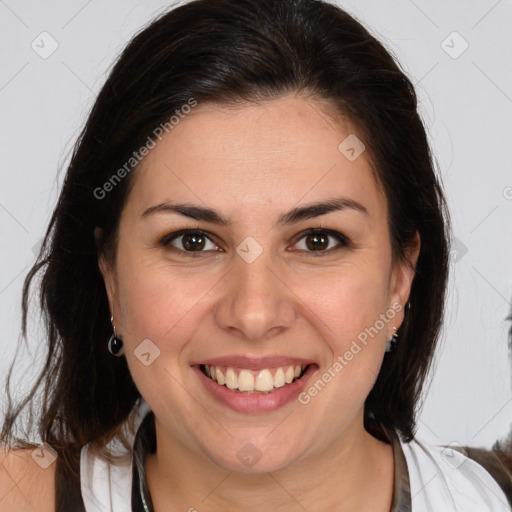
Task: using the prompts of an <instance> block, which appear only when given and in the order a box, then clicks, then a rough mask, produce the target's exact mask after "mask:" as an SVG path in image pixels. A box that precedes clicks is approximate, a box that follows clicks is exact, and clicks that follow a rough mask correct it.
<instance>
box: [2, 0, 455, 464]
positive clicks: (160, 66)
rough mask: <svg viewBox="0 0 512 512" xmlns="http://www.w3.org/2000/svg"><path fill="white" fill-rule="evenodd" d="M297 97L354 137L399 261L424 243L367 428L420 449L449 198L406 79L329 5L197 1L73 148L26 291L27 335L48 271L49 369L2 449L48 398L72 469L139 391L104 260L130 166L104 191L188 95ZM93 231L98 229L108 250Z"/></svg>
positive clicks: (49, 430) (6, 432) (119, 76)
mask: <svg viewBox="0 0 512 512" xmlns="http://www.w3.org/2000/svg"><path fill="white" fill-rule="evenodd" d="M290 92H295V93H300V94H302V95H304V96H305V97H310V98H313V99H318V100H322V102H323V103H325V104H327V105H329V106H330V109H331V110H332V113H333V116H335V115H340V114H341V115H343V116H345V117H346V118H347V119H349V120H350V121H351V122H353V123H354V124H355V125H356V126H358V127H359V131H358V136H360V138H361V139H362V140H363V142H364V144H365V145H366V147H367V150H368V154H369V155H370V156H371V160H372V164H373V167H374V170H375V173H376V176H377V177H378V181H379V183H380V184H381V185H382V187H383V190H384V191H385V193H386V196H387V200H388V205H389V208H388V210H389V227H390V238H391V243H392V248H393V256H394V257H395V258H398V259H404V258H405V257H406V253H407V249H408V247H409V245H410V242H411V240H412V237H413V236H414V234H415V233H416V232H418V233H419V235H420V237H421V251H420V254H419V259H418V262H417V266H416V275H415V278H414V281H413V285H412V290H411V295H410V304H411V308H410V309H409V310H407V311H406V315H405V321H404V323H403V325H402V327H401V328H400V330H399V332H398V335H399V343H398V346H397V349H396V350H395V351H394V352H390V353H388V354H386V356H385V358H384V362H383V365H382V368H381V371H380V374H379V376H378V378H377V381H376V382H375V385H374V387H373V389H372V390H371V392H370V394H369V396H368V397H367V400H366V403H365V427H366V428H367V429H369V430H370V431H371V430H372V429H373V428H374V427H373V425H374V424H376V422H381V423H383V424H386V425H389V426H391V427H393V428H396V429H397V430H398V431H399V432H400V434H401V435H402V438H403V439H404V440H405V441H410V440H411V439H412V437H413V436H414V433H415V428H416V420H415V416H416V412H417V404H418V399H419V397H420V393H421V392H422V390H423V388H424V384H425V380H426V377H427V375H428V373H429V369H430V366H431V362H432V357H433V354H434V350H435V347H436V342H437V339H438V335H439V329H440V325H441V322H442V317H443V310H444V301H445V300H444V299H445V288H446V281H447V273H448V235H447V230H448V217H447V214H446V209H445V201H444V198H443V193H442V190H441V187H440V184H439V181H438V178H437V177H436V172H435V169H434V165H433V159H432V156H431V153H430V149H429V145H428V142H427V137H426V133H425V128H424V126H423V124H422V121H421V119H420V117H419V115H418V111H417V98H416V95H415V91H414V87H413V85H412V83H411V81H410V80H409V79H408V78H407V77H406V75H405V74H404V73H403V72H402V71H401V69H400V67H399V66H398V64H397V63H396V62H395V60H394V58H393V56H392V55H391V54H390V53H389V52H388V51H387V50H386V49H385V48H384V46H383V45H382V44H381V43H380V42H379V41H378V40H377V39H375V38H374V37H373V36H372V35H371V34H370V33H369V32H368V31H367V30H366V29H365V28H364V27H363V26H362V25H361V24H360V23H359V22H358V21H356V20H355V19H354V18H353V17H352V16H350V15H349V14H347V13H346V12H344V11H343V10H342V9H340V8H339V7H336V6H334V5H331V4H329V3H326V2H323V1H320V0H279V1H275V0H195V1H192V2H189V3H187V4H185V5H182V6H180V7H178V8H175V9H173V10H171V11H170V12H168V13H165V14H164V15H162V16H160V17H159V18H158V19H156V20H155V21H153V22H152V23H151V24H150V25H149V26H147V27H146V28H144V29H143V30H142V31H141V32H140V33H139V34H138V35H136V37H134V38H133V40H132V41H131V42H130V43H129V44H128V46H127V47H126V49H125V50H124V51H123V52H122V54H121V56H120V57H119V59H118V60H117V62H116V64H115V66H114V67H113V69H112V70H111V72H110V75H109V77H108V79H107V81H106V83H105V85H104V86H103V88H102V90H101V92H100V93H99V95H98V97H97V100H96V102H95V104H94V106H93V108H92V111H91V113H90V115H89V117H88V119H87V122H86V124H85V126H84V128H83V130H82V132H81V134H80V136H79V138H78V141H77V143H76V145H75V147H74V151H73V154H72V157H71V161H70V164H69V166H68V168H67V173H66V176H65V180H64V183H63V187H62V190H61V193H60V197H59V199H58V203H57V205H56V207H55V210H54V212H53V215H52V217H51V221H50V224H49V227H48V230H47V232H46V235H45V237H44V242H43V245H42V248H41V252H40V254H39V256H38V259H37V261H36V263H35V264H34V266H33V267H32V269H31V270H30V272H29V274H28V275H27V277H26V279H25V282H24V287H23V302H22V307H23V319H22V335H23V336H26V332H27V312H28V309H29V297H30V290H31V283H32V282H33V280H34V278H35V277H36V275H39V274H41V276H42V281H41V285H40V295H39V298H40V305H41V307H42V311H43V313H44V320H45V325H46V330H47V331H46V343H47V353H46V360H45V363H44V368H43V369H42V371H41V373H40V375H39V377H38V379H37V381H36V382H35V384H34V386H33V388H31V391H30V393H29V394H28V395H27V396H26V397H25V398H24V400H22V401H21V402H20V403H18V404H17V405H16V406H14V405H13V404H12V401H11V398H10V392H9V403H8V412H7V415H6V418H5V422H4V424H3V428H2V432H1V439H3V440H6V441H7V442H9V443H10V444H11V445H12V443H13V441H14V436H13V428H14V425H15V422H16V419H17V418H18V416H19V415H20V412H21V411H22V409H24V408H25V407H26V406H30V407H31V408H32V407H33V406H34V396H35V393H36V391H37V390H39V389H41V388H42V389H43V401H42V402H43V403H42V406H41V409H40V410H38V411H37V414H36V417H37V423H36V426H37V429H38V434H39V435H40V436H41V438H42V440H44V441H47V442H48V443H49V444H50V445H52V446H53V447H54V448H55V449H56V450H58V451H59V454H61V455H62V456H63V457H64V460H65V456H66V449H67V448H69V447H75V448H76V447H80V446H83V445H85V444H86V443H88V442H95V443H97V444H98V446H103V445H104V444H105V443H106V442H107V441H109V440H110V439H112V438H113V437H114V436H116V435H120V432H119V427H120V425H121V424H122V422H123V421H124V420H125V419H126V418H127V417H128V415H129V413H130V411H131V410H132V408H133V406H134V404H135V401H136V400H137V398H138V397H139V396H140V394H139V392H138V390H137V388H136V386H135V384H134V382H133V380H132V378H131V375H130V372H129V370H128V366H127V363H126V360H125V358H124V357H122V358H114V357H112V356H111V355H110V354H109V352H108V351H107V348H106V342H107V340H108V338H109V336H110V334H111V325H110V312H109V306H108V302H107V297H106V292H105V288H104V283H103V279H102V276H101V274H100V272H99V269H98V252H100V253H102V254H104V255H105V256H107V258H108V259H109V260H110V261H113V260H114V259H115V252H116V237H117V230H118V223H119V218H120V213H121V210H122V208H123V205H124V202H125V200H126V197H127V193H128V191H129V187H130V183H131V182H132V181H133V180H132V179H131V177H132V176H133V173H134V172H135V171H131V172H130V173H128V175H127V176H126V177H124V179H122V180H120V181H119V183H116V184H115V186H113V187H111V190H109V192H108V193H107V194H105V196H104V197H103V198H98V197H97V196H98V194H97V193H96V194H95V191H97V190H98V187H100V188H101V187H102V186H103V185H104V184H105V183H106V182H108V181H109V179H110V178H111V177H112V176H113V174H114V173H116V171H117V170H118V169H119V168H121V167H122V166H123V164H125V162H127V161H128V160H129V159H130V157H131V156H132V154H133V152H134V151H135V150H137V149H138V148H140V147H141V146H142V145H143V144H144V143H145V142H146V141H147V138H148V137H153V134H154V130H155V128H156V127H158V126H159V125H160V124H162V123H165V122H166V121H167V120H168V119H169V117H170V116H172V115H173V114H174V113H175V112H176V110H179V109H180V107H182V106H183V105H185V104H187V102H189V101H190V99H191V98H193V99H194V100H195V101H197V102H198V104H199V105H201V104H202V103H206V102H217V103H220V104H226V105H227V104H238V103H243V102H253V101H264V100H266V99H271V98H277V97H280V96H282V95H284V94H287V93H290ZM97 226H98V227H101V228H102V229H103V237H102V239H101V240H100V241H99V244H98V247H97V246H96V244H95V239H94V229H95V227H97ZM13 364H14V363H13ZM11 371H12V366H11ZM11 371H10V372H9V375H8V382H7V383H8V384H9V381H10V379H11ZM17 441H18V443H20V442H22V441H21V440H20V439H18V440H17ZM21 446H23V444H21ZM25 446H26V445H25Z"/></svg>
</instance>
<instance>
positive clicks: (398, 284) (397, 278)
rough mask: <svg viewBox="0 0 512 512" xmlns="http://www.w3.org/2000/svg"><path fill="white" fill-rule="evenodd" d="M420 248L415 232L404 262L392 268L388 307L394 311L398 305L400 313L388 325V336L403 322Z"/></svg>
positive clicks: (417, 235)
mask: <svg viewBox="0 0 512 512" xmlns="http://www.w3.org/2000/svg"><path fill="white" fill-rule="evenodd" d="M420 247H421V240H420V235H419V233H418V232H417V231H416V233H415V235H414V236H413V238H412V240H411V243H410V244H409V247H408V248H407V251H406V254H405V260H404V261H398V262H396V263H395V266H394V268H393V271H392V274H391V281H390V285H391V286H390V296H389V304H388V306H389V307H390V308H392V309H394V310H396V308H397V305H400V306H401V309H400V310H399V311H400V313H399V314H398V315H396V320H395V322H394V323H395V325H391V324H392V323H393V322H390V323H389V324H388V325H389V333H388V334H393V332H394V329H393V327H396V328H397V329H398V327H399V326H400V324H401V323H402V321H403V316H404V314H403V311H404V309H405V305H406V303H407V301H408V300H409V295H410V293H411V287H412V282H413V279H414V276H415V274H416V264H417V262H418V256H419V254H420Z"/></svg>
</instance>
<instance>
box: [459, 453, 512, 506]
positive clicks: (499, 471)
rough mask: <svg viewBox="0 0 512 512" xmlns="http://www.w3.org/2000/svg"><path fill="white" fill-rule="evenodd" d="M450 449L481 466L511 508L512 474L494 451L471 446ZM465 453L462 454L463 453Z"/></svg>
mask: <svg viewBox="0 0 512 512" xmlns="http://www.w3.org/2000/svg"><path fill="white" fill-rule="evenodd" d="M452 448H454V449H456V450H457V451H459V452H461V453H462V454H464V455H467V456H468V457H469V458H470V459H473V460H474V461H475V462H477V463H478V464H480V465H481V466H483V467H484V468H485V469H486V470H487V472H488V473H489V474H490V475H491V476H492V477H493V478H494V480H496V483H497V484H498V485H499V486H500V487H501V489H502V490H503V492H504V493H505V496H506V497H507V500H508V503H509V505H510V506H511V507H512V473H511V472H510V471H509V470H508V469H507V468H506V467H505V466H504V464H503V463H502V462H501V460H500V458H499V455H498V453H497V452H495V451H490V450H484V449H482V448H474V447H472V446H464V447H462V448H461V447H459V446H452ZM463 450H464V451H465V453H464V451H463Z"/></svg>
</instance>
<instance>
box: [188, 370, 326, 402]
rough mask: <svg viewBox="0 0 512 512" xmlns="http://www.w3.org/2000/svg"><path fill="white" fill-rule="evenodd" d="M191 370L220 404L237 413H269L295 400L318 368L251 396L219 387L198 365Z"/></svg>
mask: <svg viewBox="0 0 512 512" xmlns="http://www.w3.org/2000/svg"><path fill="white" fill-rule="evenodd" d="M192 368H193V370H194V371H195V372H196V373H197V375H198V377H199V380H200V381H201V382H202V383H203V385H204V387H205V388H206V389H207V390H208V391H209V392H210V394H212V395H213V397H214V398H216V399H217V400H218V401H219V402H221V403H222V404H224V405H227V406H228V407H230V408H231V409H233V410H235V411H238V412H269V411H274V410H276V409H279V408H280V407H283V406H284V405H286V404H288V403H289V402H292V401H293V400H297V399H298V396H299V394H300V393H301V392H302V390H303V389H304V388H305V387H306V383H307V381H308V380H309V378H310V377H311V375H312V374H313V373H315V372H316V370H317V368H318V367H317V366H316V365H314V364H310V365H309V366H308V368H307V370H306V371H305V373H304V375H303V376H302V377H301V378H300V379H298V380H296V381H294V382H292V383H291V384H285V385H284V386H282V387H280V388H277V389H276V390H275V391H271V392H270V393H253V394H248V393H240V392H238V391H233V390H231V389H229V388H227V387H226V386H221V385H220V384H218V383H217V382H215V381H213V380H212V379H209V378H208V377H207V376H206V375H205V374H204V373H203V371H202V370H201V368H200V366H199V365H194V366H193V367H192Z"/></svg>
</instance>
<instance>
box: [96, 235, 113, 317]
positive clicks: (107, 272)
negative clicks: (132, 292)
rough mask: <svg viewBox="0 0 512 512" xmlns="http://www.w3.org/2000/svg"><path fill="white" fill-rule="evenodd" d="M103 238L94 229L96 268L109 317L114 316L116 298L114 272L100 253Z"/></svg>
mask: <svg viewBox="0 0 512 512" xmlns="http://www.w3.org/2000/svg"><path fill="white" fill-rule="evenodd" d="M102 236H103V230H102V229H101V228H99V227H95V228H94V240H95V242H96V249H97V251H98V267H99V269H100V272H101V275H102V276H103V283H104V284H105V290H106V292H107V298H108V304H109V308H110V313H111V315H114V303H115V300H116V297H117V287H116V280H115V277H114V270H113V269H112V266H111V265H110V263H109V262H108V261H107V259H106V258H105V255H104V254H103V252H100V241H101V238H102Z"/></svg>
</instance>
